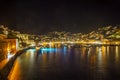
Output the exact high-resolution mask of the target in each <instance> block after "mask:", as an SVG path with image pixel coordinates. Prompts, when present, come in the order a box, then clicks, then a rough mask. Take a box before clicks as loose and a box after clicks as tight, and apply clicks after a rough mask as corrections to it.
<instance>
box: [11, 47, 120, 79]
mask: <svg viewBox="0 0 120 80" xmlns="http://www.w3.org/2000/svg"><path fill="white" fill-rule="evenodd" d="M119 53H120V46H96V47H95V46H94V47H79V48H73V47H69V48H68V47H61V48H44V49H42V50H40V51H37V50H35V49H30V50H28V51H27V52H26V53H23V54H22V55H21V56H20V57H18V58H17V60H16V61H15V64H14V67H13V68H12V70H11V73H10V75H9V80H118V79H120V54H119Z"/></svg>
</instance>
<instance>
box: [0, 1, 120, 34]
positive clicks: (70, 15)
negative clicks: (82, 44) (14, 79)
mask: <svg viewBox="0 0 120 80" xmlns="http://www.w3.org/2000/svg"><path fill="white" fill-rule="evenodd" d="M0 1H1V2H0V24H3V25H7V26H8V27H9V28H11V29H14V30H19V31H20V32H24V33H32V34H44V33H47V32H50V31H69V32H75V33H76V32H83V33H85V32H89V31H92V30H95V29H97V28H98V27H103V26H108V25H113V26H115V25H119V24H120V3H119V2H118V1H115V0H96V1H94V0H89V1H85V0H0Z"/></svg>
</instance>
